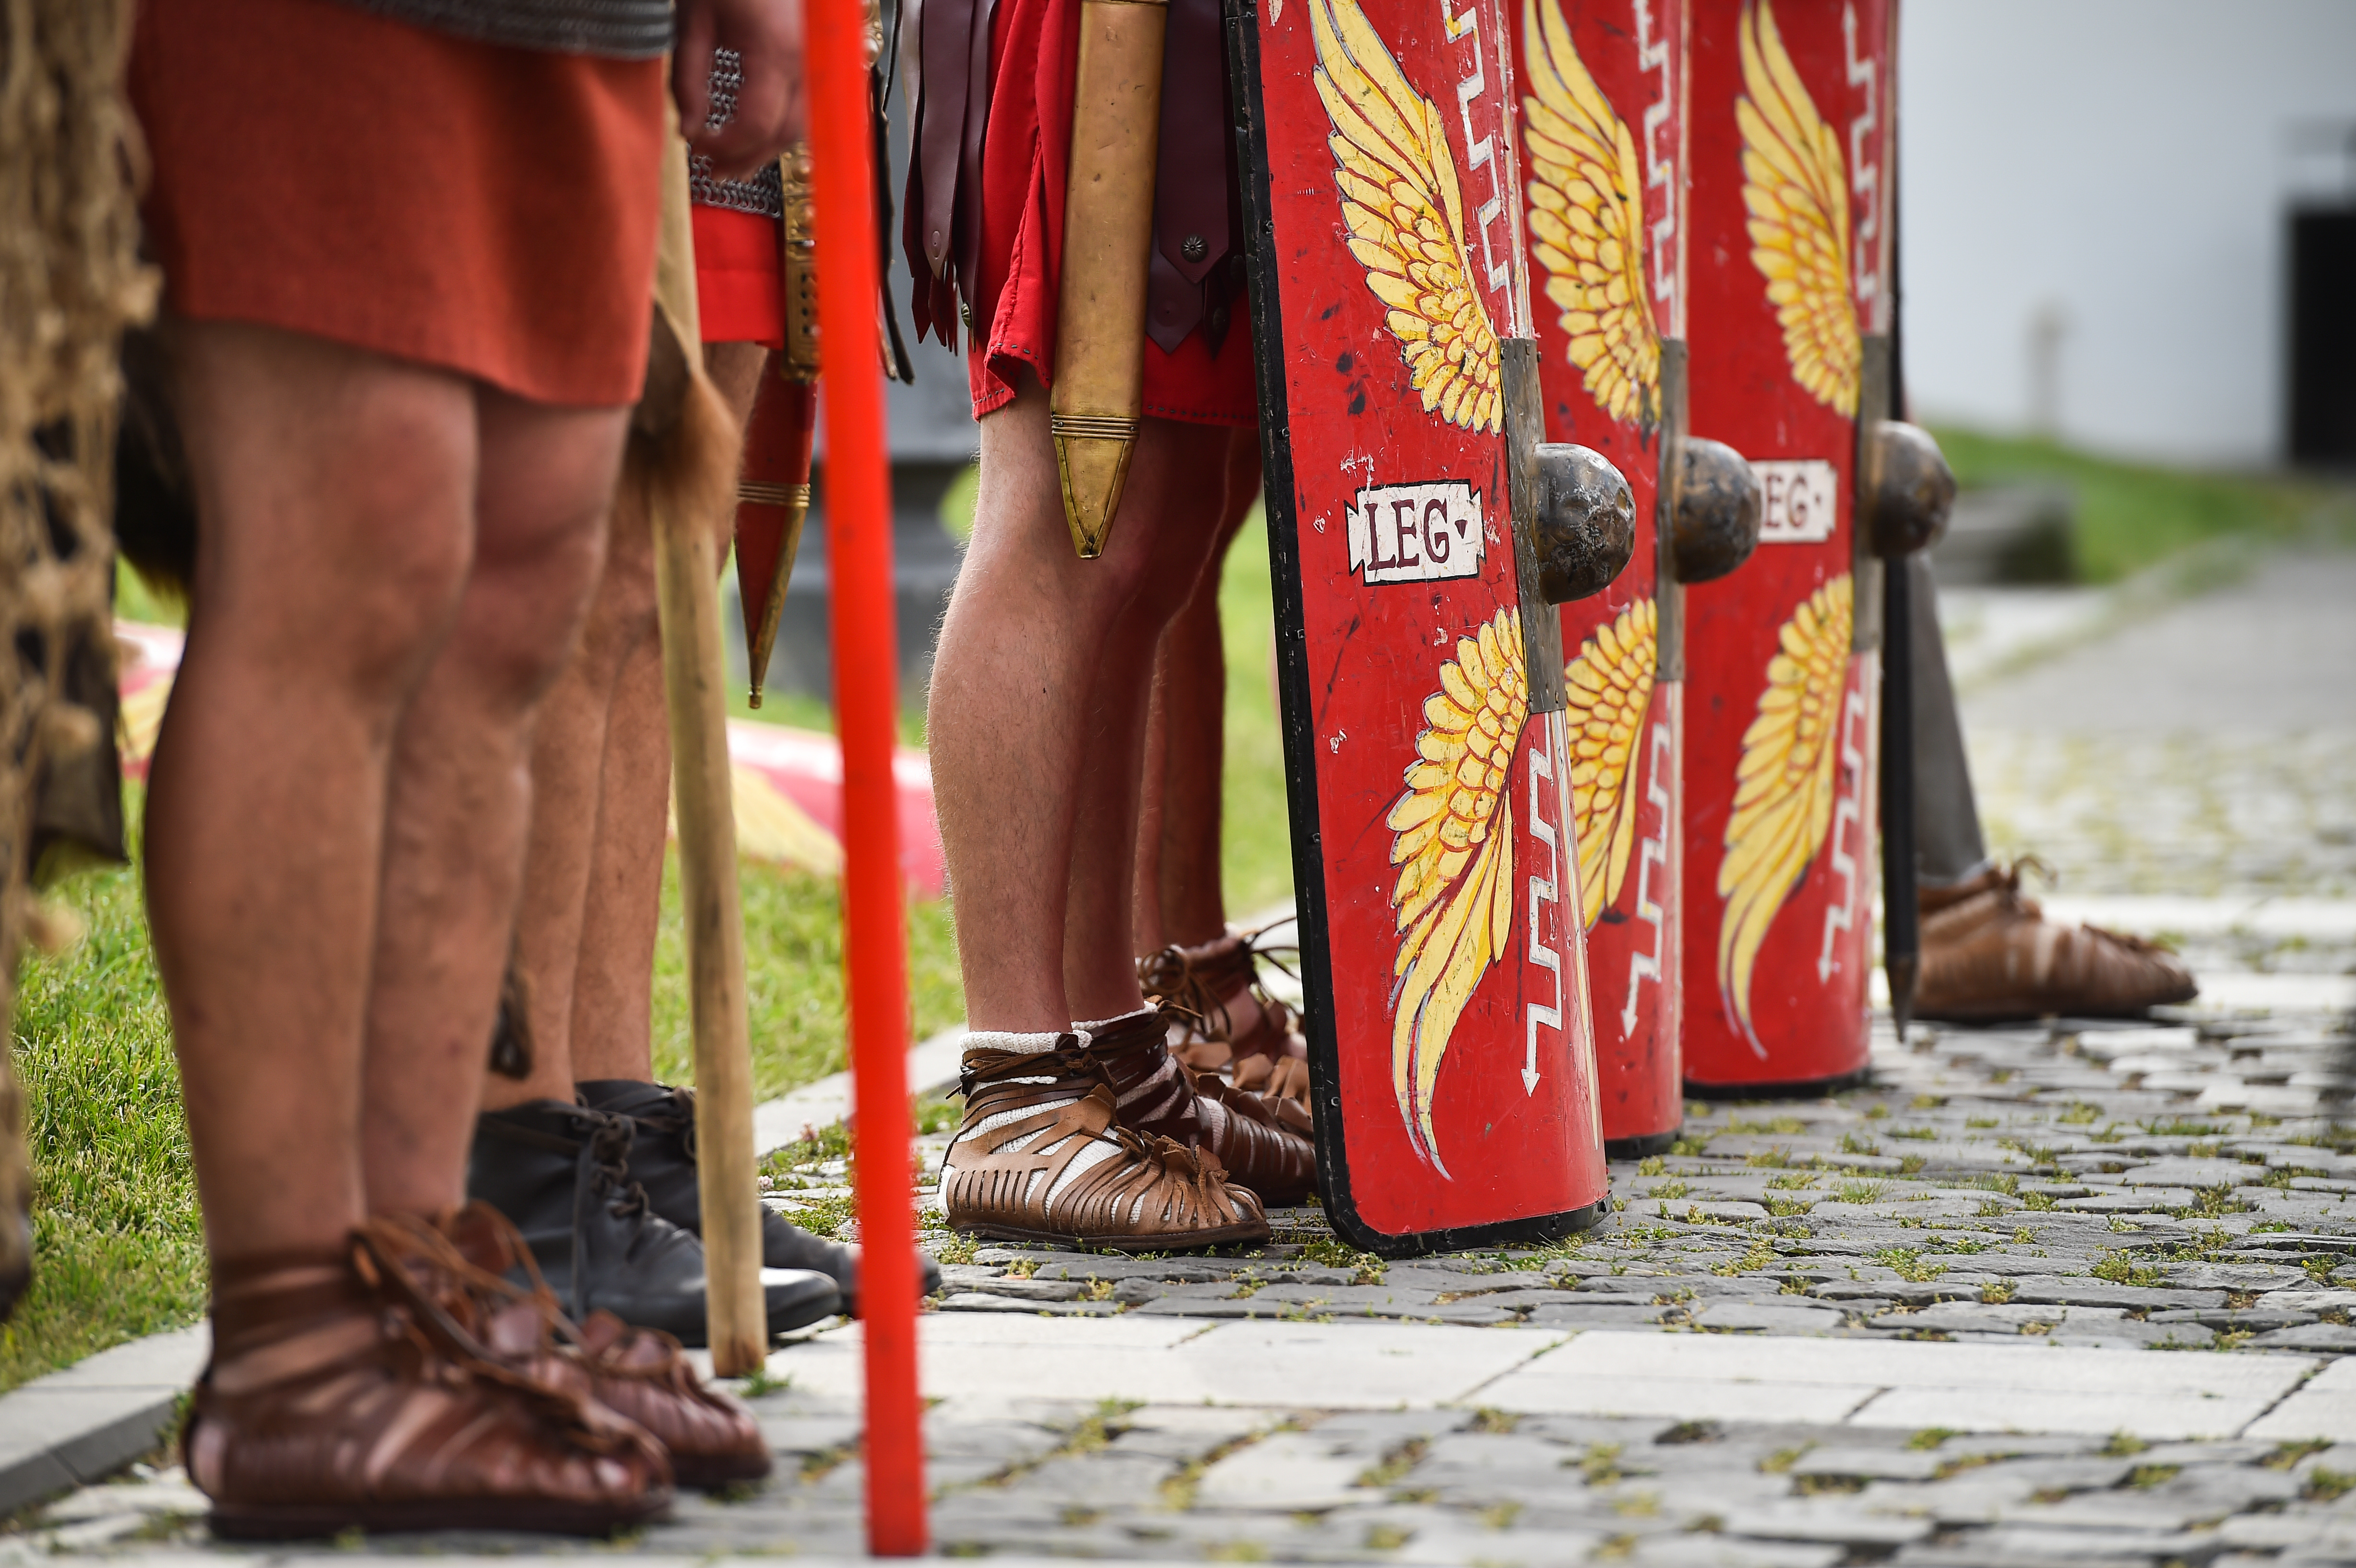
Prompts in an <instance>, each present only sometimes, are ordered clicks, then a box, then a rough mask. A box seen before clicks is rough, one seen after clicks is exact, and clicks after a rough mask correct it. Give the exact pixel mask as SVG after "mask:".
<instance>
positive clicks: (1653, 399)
mask: <svg viewBox="0 0 2356 1568" xmlns="http://www.w3.org/2000/svg"><path fill="white" fill-rule="evenodd" d="M1522 26H1523V32H1522V36H1523V37H1524V38H1525V39H1526V42H1527V48H1528V63H1529V69H1530V89H1531V91H1530V93H1529V95H1528V96H1527V97H1526V98H1524V99H1523V100H1522V145H1523V147H1524V149H1525V150H1526V151H1527V152H1528V154H1529V159H1530V186H1529V190H1530V246H1531V251H1532V252H1533V254H1535V255H1536V256H1537V261H1538V265H1539V266H1541V267H1543V268H1545V269H1546V272H1547V285H1546V293H1547V298H1548V299H1550V300H1552V301H1553V302H1554V303H1555V304H1557V305H1558V306H1560V307H1561V310H1562V315H1561V321H1562V330H1563V332H1564V334H1565V335H1566V336H1569V339H1570V362H1571V363H1572V364H1573V365H1576V366H1577V367H1579V368H1580V369H1581V370H1583V371H1585V372H1586V373H1587V375H1586V386H1587V391H1588V395H1589V396H1590V397H1591V398H1593V399H1594V400H1595V402H1596V406H1597V407H1598V408H1601V410H1602V411H1604V412H1605V413H1606V414H1609V415H1610V416H1611V417H1612V418H1613V419H1615V420H1619V421H1623V422H1624V421H1631V420H1633V421H1637V422H1639V423H1641V424H1642V425H1644V427H1645V428H1647V429H1650V428H1651V427H1652V426H1653V425H1654V424H1655V423H1657V422H1659V419H1660V385H1661V335H1660V332H1659V329H1658V328H1657V327H1656V326H1655V325H1654V322H1653V302H1652V297H1651V295H1650V294H1649V293H1646V291H1645V287H1644V170H1643V165H1641V164H1639V163H1638V162H1637V158H1636V142H1635V138H1634V137H1633V136H1631V135H1630V134H1629V133H1628V126H1627V123H1625V122H1624V121H1622V119H1621V118H1620V116H1619V115H1617V114H1615V113H1613V112H1612V105H1611V102H1610V101H1608V100H1606V99H1605V98H1604V96H1603V93H1602V91H1601V90H1600V89H1599V88H1597V86H1596V85H1595V79H1594V78H1593V77H1592V76H1590V75H1589V74H1588V70H1587V66H1586V63H1585V62H1584V61H1582V60H1581V59H1580V58H1579V49H1578V48H1577V47H1576V46H1575V45H1574V44H1573V43H1572V41H1571V36H1570V24H1569V22H1568V21H1567V20H1565V19H1564V17H1563V14H1562V0H1523V5H1522Z"/></svg>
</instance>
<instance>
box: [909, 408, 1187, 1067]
mask: <svg viewBox="0 0 2356 1568" xmlns="http://www.w3.org/2000/svg"><path fill="white" fill-rule="evenodd" d="M1046 427H1047V398H1046V394H1045V393H1044V391H1042V390H1041V389H1039V388H1038V387H1037V386H1036V385H1035V384H1028V385H1026V386H1025V387H1024V388H1023V392H1022V393H1021V395H1020V396H1018V397H1017V398H1016V400H1014V402H1012V404H1010V405H1008V406H1007V407H1006V408H1004V409H1002V410H1001V411H998V412H996V413H994V414H992V415H991V416H990V417H989V418H988V419H986V420H984V421H982V422H981V495H980V506H979V507H978V509H977V514H976V517H975V526H974V537H973V544H972V547H971V549H969V552H968V554H967V556H966V562H965V568H964V570H963V571H962V572H960V573H959V575H958V586H957V592H956V595H955V596H954V597H953V598H952V599H951V600H950V602H949V610H948V618H947V620H946V622H945V624H944V625H943V626H942V629H941V643H940V654H939V656H938V659H937V662H936V664H935V667H934V676H933V688H932V707H931V714H930V724H929V733H930V735H931V737H932V750H933V780H934V800H935V804H936V805H937V808H938V810H939V812H940V819H941V839H942V845H943V848H944V849H945V850H946V852H947V854H948V863H949V880H950V886H951V888H952V889H953V890H954V896H955V897H956V899H957V901H958V906H959V908H960V910H961V911H963V912H965V915H966V918H964V919H961V920H960V921H959V922H958V957H959V960H960V962H961V963H962V965H963V967H964V971H965V981H966V1009H967V1016H968V1018H969V1020H970V1022H971V1023H972V1025H973V1027H974V1028H975V1029H991V1030H998V1029H1012V1030H1039V1029H1063V1028H1064V1027H1065V1026H1066V1024H1068V1023H1069V1022H1070V1021H1071V1020H1072V1019H1074V1018H1075V1017H1079V1016H1086V1017H1107V1016H1110V1015H1111V1014H1113V1013H1117V1012H1120V1011H1124V1010H1127V1009H1130V1008H1135V1007H1136V1006H1138V994H1137V978H1136V971H1135V968H1134V965H1133V963H1132V960H1131V956H1130V935H1129V930H1130V918H1129V917H1130V886H1129V884H1130V874H1131V860H1132V858H1133V856H1134V854H1135V826H1134V825H1135V812H1136V801H1137V787H1138V783H1137V781H1138V768H1139V763H1140V759H1141V752H1142V737H1141V733H1140V731H1141V725H1142V723H1143V709H1144V707H1145V699H1146V693H1147V689H1148V687H1149V683H1150V681H1151V674H1152V650H1153V645H1154V641H1155V639H1157V638H1158V637H1159V636H1160V635H1161V631H1162V625H1163V624H1166V622H1167V620H1168V618H1169V617H1170V616H1171V615H1172V614H1173V613H1176V611H1177V608H1178V605H1179V604H1180V603H1183V599H1184V597H1185V595H1186V594H1187V593H1188V592H1191V591H1192V588H1193V584H1194V580H1195V579H1196V578H1197V577H1198V576H1200V575H1201V572H1202V570H1203V566H1204V563H1205V560H1207V559H1208V557H1209V554H1210V546H1211V541H1212V530H1211V529H1209V528H1203V527H1201V526H1200V523H1199V519H1200V517H1201V515H1202V513H1201V508H1200V507H1199V504H1198V503H1199V496H1200V482H1199V478H1197V477H1196V476H1199V475H1203V474H1205V473H1206V472H1207V473H1216V472H1218V464H1219V463H1220V461H1221V459H1222V457H1223V456H1224V454H1225V450H1226V448H1225V443H1226V432H1224V431H1220V430H1216V429H1214V428H1212V427H1208V426H1200V425H1181V424H1173V423H1170V422H1168V421H1159V420H1148V421H1145V425H1144V428H1143V430H1142V432H1141V434H1140V437H1139V440H1138V445H1137V451H1136V453H1135V455H1134V456H1133V457H1132V459H1131V461H1130V475H1129V482H1128V485H1127V488H1126V491H1125V494H1124V499H1123V502H1122V506H1121V510H1120V514H1119V520H1118V521H1117V522H1116V523H1115V524H1114V527H1113V530H1112V538H1111V540H1110V542H1109V543H1108V545H1107V547H1106V549H1105V553H1104V555H1103V556H1102V557H1100V558H1098V560H1079V559H1078V558H1077V557H1076V556H1075V555H1074V553H1073V551H1072V542H1071V535H1070V533H1069V531H1068V530H1067V529H1066V526H1065V522H1064V511H1063V500H1062V496H1061V494H1060V491H1059V489H1058V485H1057V482H1056V477H1055V457H1054V453H1053V449H1052V447H1051V446H1050V444H1049V441H1048V436H1047V428H1046ZM1190 517H1191V518H1194V519H1197V521H1196V526H1195V527H1194V528H1189V527H1188V520H1189V518H1190ZM1084 812H1085V813H1086V814H1087V815H1088V816H1089V822H1088V825H1087V827H1086V829H1085V830H1083V828H1082V823H1081V819H1082V816H1083V814H1084ZM1083 853H1086V854H1087V855H1088V856H1089V857H1091V869H1090V872H1089V874H1088V875H1087V876H1079V875H1076V871H1077V870H1078V858H1079V857H1080V856H1081V855H1082V854H1083ZM1075 895H1077V898H1076V899H1075ZM1067 914H1068V920H1069V924H1070V926H1071V927H1072V928H1073V929H1074V932H1075V937H1076V940H1075V942H1074V943H1073V944H1071V945H1070V946H1068V947H1067V944H1066V928H1067ZM1082 925H1087V926H1090V927H1092V929H1090V930H1088V931H1087V933H1086V934H1085V935H1084V936H1083V935H1080V934H1079V933H1078V928H1079V927H1080V926H1082ZM1074 979H1076V980H1077V981H1078V982H1079V984H1078V985H1077V986H1076V987H1074V986H1073V985H1072V983H1071V982H1072V981H1073V980H1074ZM1091 1009H1093V1010H1091Z"/></svg>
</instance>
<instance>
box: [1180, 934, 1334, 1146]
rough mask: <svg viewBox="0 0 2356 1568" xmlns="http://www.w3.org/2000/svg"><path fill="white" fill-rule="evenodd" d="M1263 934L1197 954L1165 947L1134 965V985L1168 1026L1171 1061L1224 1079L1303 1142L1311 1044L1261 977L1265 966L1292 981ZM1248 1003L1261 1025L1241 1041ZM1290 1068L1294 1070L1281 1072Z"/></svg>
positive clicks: (1209, 945) (1226, 940)
mask: <svg viewBox="0 0 2356 1568" xmlns="http://www.w3.org/2000/svg"><path fill="white" fill-rule="evenodd" d="M1265 934H1266V932H1265V931H1264V930H1263V931H1248V932H1230V933H1227V934H1226V935H1225V936H1222V937H1218V938H1216V939H1215V940H1214V941H1210V942H1205V943H1203V944H1199V945H1197V946H1193V947H1179V946H1170V947H1165V948H1163V949H1162V951H1161V952H1159V953H1153V954H1149V955H1146V956H1145V957H1143V958H1141V959H1139V960H1138V961H1137V981H1138V985H1139V986H1140V987H1142V988H1143V990H1144V992H1145V996H1146V999H1147V1000H1148V1001H1150V1002H1151V1003H1152V1004H1153V1005H1154V1006H1155V1007H1156V1008H1159V1009H1160V1010H1161V1012H1162V1021H1163V1023H1164V1024H1165V1025H1167V1026H1168V1029H1169V1032H1170V1036H1171V1039H1170V1051H1171V1054H1173V1055H1174V1056H1176V1057H1177V1058H1178V1060H1179V1061H1182V1062H1184V1063H1185V1064H1186V1066H1187V1067H1189V1068H1191V1069H1192V1070H1193V1071H1194V1072H1195V1074H1196V1075H1197V1076H1200V1075H1202V1074H1204V1073H1208V1072H1226V1075H1227V1080H1228V1082H1229V1083H1233V1084H1234V1085H1235V1086H1236V1087H1237V1089H1239V1090H1242V1091H1243V1092H1244V1093H1247V1094H1250V1095H1253V1096H1255V1097H1257V1098H1258V1099H1260V1100H1261V1101H1263V1102H1264V1103H1265V1104H1266V1105H1267V1108H1268V1109H1269V1112H1270V1113H1271V1115H1273V1116H1274V1117H1275V1119H1276V1120H1278V1121H1279V1122H1280V1123H1281V1124H1282V1125H1285V1126H1288V1127H1291V1128H1293V1129H1295V1130H1296V1131H1298V1132H1300V1133H1301V1135H1302V1136H1308V1133H1309V1129H1310V1125H1311V1121H1310V1113H1309V1069H1308V1057H1309V1042H1308V1040H1306V1039H1305V1038H1304V1037H1303V1027H1302V1019H1301V1015H1300V1014H1299V1013H1298V1012H1295V1011H1294V1010H1293V1008H1292V1007H1291V1006H1290V1004H1289V1003H1287V1002H1286V1001H1284V1000H1283V999H1282V998H1281V997H1278V996H1277V995H1276V994H1275V993H1274V992H1272V991H1270V990H1269V988H1268V987H1267V986H1266V985H1264V984H1263V983H1262V982H1261V980H1260V977H1259V965H1260V962H1261V960H1263V959H1265V960H1266V961H1268V962H1269V963H1270V964H1273V965H1276V966H1277V967H1278V968H1280V969H1283V970H1285V972H1286V973H1287V974H1290V973H1291V970H1290V966H1288V965H1286V964H1285V963H1284V961H1283V960H1282V959H1281V958H1279V957H1278V956H1276V955H1278V954H1280V953H1283V952H1286V951H1290V949H1286V948H1282V947H1277V946H1269V945H1266V944H1263V943H1262V941H1261V938H1262V937H1263V936H1264V935H1265ZM1247 995H1248V996H1249V997H1251V998H1252V1001H1253V1003H1254V1005H1255V1006H1256V1007H1257V1008H1258V1021H1257V1022H1256V1024H1255V1025H1254V1027H1253V1028H1252V1029H1251V1031H1250V1032H1249V1033H1248V1034H1242V1035H1238V1034H1237V1029H1236V1016H1235V1015H1236V1003H1237V998H1239V997H1244V996H1247ZM1284 1061H1291V1062H1293V1063H1295V1064H1296V1065H1295V1066H1294V1067H1293V1068H1291V1069H1290V1070H1286V1069H1284V1068H1282V1067H1280V1065H1278V1064H1280V1063H1282V1062H1284ZM1255 1062H1258V1063H1261V1064H1262V1065H1254V1063H1255Z"/></svg>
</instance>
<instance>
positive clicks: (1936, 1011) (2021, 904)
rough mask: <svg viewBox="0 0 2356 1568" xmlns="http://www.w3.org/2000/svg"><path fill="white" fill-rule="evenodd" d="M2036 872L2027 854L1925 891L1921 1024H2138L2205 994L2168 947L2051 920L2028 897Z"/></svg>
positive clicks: (1917, 1002)
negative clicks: (2056, 1017) (2155, 1011)
mask: <svg viewBox="0 0 2356 1568" xmlns="http://www.w3.org/2000/svg"><path fill="white" fill-rule="evenodd" d="M2031 866H2034V867H2036V868H2038V869H2040V870H2043V869H2045V868H2044V865H2043V863H2042V862H2041V861H2039V860H2038V859H2035V858H2034V857H2027V856H2025V857H2023V858H2022V859H2019V860H2016V861H2014V862H2013V864H2012V865H2011V866H2010V867H2009V868H2003V867H1994V866H1992V867H1990V868H1988V869H1987V870H1985V871H1983V872H1981V873H1980V874H1979V875H1978V876H1976V877H1974V878H1972V879H1971V880H1968V881H1965V882H1959V883H1957V884H1955V885H1954V887H1951V888H1924V889H1923V890H1922V892H1921V894H1920V895H1919V898H1918V902H1919V903H1920V905H1921V907H1922V979H1921V981H1920V983H1919V984H1918V986H1917V988H1916V990H1915V993H1914V1016H1915V1017H1917V1018H1921V1019H1944V1020H1952V1021H1956V1022H1994V1021H1997V1020H2001V1019H2033V1018H2042V1017H2045V1016H2047V1015H2049V1014H2056V1013H2059V1014H2062V1015H2066V1016H2070V1017H2075V1018H2136V1017H2140V1016H2141V1015H2142V1014H2144V1013H2146V1012H2147V1011H2149V1010H2150V1009H2151V1008H2155V1007H2158V1006H2161V1005H2163V1004H2167V1003H2173V1002H2189V1001H2190V1000H2192V998H2193V997H2197V996H2199V995H2200V993H2201V987H2199V986H2198V985H2197V984H2196V983H2195V982H2194V980H2193V978H2192V972H2191V971H2190V969H2188V968H2186V967H2185V965H2184V963H2183V961H2182V960H2181V959H2179V958H2178V957H2177V956H2176V955H2174V954H2172V953H2169V951H2168V950H2167V949H2165V948H2162V947H2158V946H2155V945H2154V944H2151V943H2148V942H2146V941H2144V940H2143V939H2142V938H2141V937H2137V936H2128V935H2126V934H2125V933H2120V932H2115V931H2105V930H2104V929H2103V928H2102V927H2100V926H2094V925H2063V924H2061V923H2059V922H2057V921H2051V920H2048V919H2046V918H2045V912H2044V911H2043V910H2042V909H2040V908H2039V907H2038V904H2037V901H2036V900H2034V899H2030V898H2026V897H2024V896H2022V893H2021V891H2020V878H2021V873H2022V871H2023V870H2024V869H2028V868H2029V867H2031ZM2049 875H2050V873H2049Z"/></svg>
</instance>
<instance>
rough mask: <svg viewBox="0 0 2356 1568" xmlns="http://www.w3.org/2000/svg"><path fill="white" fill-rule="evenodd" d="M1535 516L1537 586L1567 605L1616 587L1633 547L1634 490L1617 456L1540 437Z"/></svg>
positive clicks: (1532, 527)
mask: <svg viewBox="0 0 2356 1568" xmlns="http://www.w3.org/2000/svg"><path fill="white" fill-rule="evenodd" d="M1533 477H1534V478H1535V479H1536V481H1537V484H1536V486H1535V489H1536V494H1535V496H1534V500H1535V502H1536V506H1535V507H1534V508H1533V511H1532V514H1531V519H1530V532H1531V537H1532V542H1533V543H1534V544H1535V545H1536V546H1537V558H1538V592H1539V593H1540V594H1541V595H1542V596H1543V597H1544V598H1545V599H1546V602H1547V603H1549V604H1567V603H1570V601H1572V600H1574V599H1585V598H1588V597H1590V595H1592V594H1597V593H1601V592H1603V591H1604V590H1605V589H1606V588H1609V587H1611V586H1612V581H1614V580H1615V579H1617V578H1618V577H1619V575H1620V573H1621V572H1622V571H1624V570H1626V568H1627V565H1628V559H1629V557H1631V556H1633V554H1635V552H1636V497H1635V494H1634V492H1633V491H1631V490H1630V489H1629V488H1628V481H1627V478H1626V477H1625V476H1624V475H1622V474H1621V472H1620V470H1619V469H1617V468H1615V467H1613V466H1612V460H1611V459H1610V458H1607V457H1605V456H1604V455H1603V454H1602V453H1600V452H1597V451H1594V450H1593V449H1592V448H1590V447H1584V446H1574V445H1572V444H1571V443H1569V442H1541V443H1539V444H1538V447H1537V462H1536V463H1535V464H1534V465H1533Z"/></svg>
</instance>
